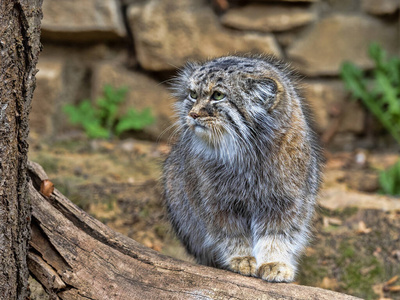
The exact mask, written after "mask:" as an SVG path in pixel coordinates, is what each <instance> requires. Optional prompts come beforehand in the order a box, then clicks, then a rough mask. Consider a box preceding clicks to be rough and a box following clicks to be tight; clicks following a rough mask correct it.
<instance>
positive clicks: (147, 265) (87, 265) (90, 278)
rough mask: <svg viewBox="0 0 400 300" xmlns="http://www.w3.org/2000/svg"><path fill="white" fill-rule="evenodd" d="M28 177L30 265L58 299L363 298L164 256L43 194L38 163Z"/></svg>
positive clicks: (43, 178)
mask: <svg viewBox="0 0 400 300" xmlns="http://www.w3.org/2000/svg"><path fill="white" fill-rule="evenodd" d="M29 174H30V177H31V179H32V183H31V184H30V186H29V194H30V197H31V201H32V206H33V217H32V241H31V249H30V251H29V259H28V265H29V270H30V272H31V274H33V276H34V277H35V278H36V279H37V280H38V281H39V282H40V283H41V284H42V285H43V286H44V287H45V289H46V291H47V293H48V294H50V295H51V298H52V299H63V300H70V299H71V300H72V299H73V300H76V299H107V300H108V299H110V300H111V299H123V300H125V299H129V300H131V299H146V300H151V299H157V300H159V299H304V300H310V299H318V300H322V299H332V300H333V299H335V300H345V299H346V300H350V299H358V298H355V297H351V296H348V295H344V294H339V293H335V292H332V291H327V290H323V289H319V288H313V287H306V286H299V285H295V284H283V283H281V284H272V283H267V282H265V281H262V280H261V279H256V278H251V277H245V276H242V275H239V274H235V273H232V272H228V271H224V270H219V269H214V268H210V267H205V266H200V265H194V264H190V263H187V262H183V261H179V260H176V259H173V258H171V257H167V256H164V255H162V254H160V253H158V252H156V251H153V250H151V249H149V248H147V247H145V246H143V245H140V244H139V243H137V242H135V241H134V240H131V239H129V238H127V237H125V236H123V235H121V234H119V233H116V232H114V231H113V230H111V229H110V228H108V227H107V226H105V225H104V224H102V223H101V222H99V221H97V220H96V219H94V218H92V217H91V216H89V215H88V214H86V213H85V212H84V211H82V210H81V209H79V208H78V207H77V206H75V205H74V204H73V203H71V202H70V201H69V200H68V199H67V198H65V197H64V196H63V195H62V194H61V193H60V192H58V191H57V190H54V192H53V193H51V191H52V190H51V189H50V190H49V189H45V188H44V186H45V185H44V184H43V183H45V182H47V175H46V174H45V173H44V171H43V169H42V168H41V167H40V166H39V165H38V164H35V163H32V162H30V163H29ZM47 183H48V182H47ZM41 187H42V189H41ZM39 190H42V193H43V194H46V195H48V197H46V196H44V195H43V194H41V193H39V192H38V191H39Z"/></svg>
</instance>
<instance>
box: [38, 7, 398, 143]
mask: <svg viewBox="0 0 400 300" xmlns="http://www.w3.org/2000/svg"><path fill="white" fill-rule="evenodd" d="M43 14H44V18H43V28H42V43H43V53H42V55H41V58H40V61H39V64H38V68H39V70H40V71H39V73H38V75H37V89H36V93H35V96H34V101H33V108H32V113H31V131H32V132H33V136H36V137H38V138H43V139H56V138H62V137H66V136H69V135H71V132H74V131H73V128H72V127H71V126H70V125H69V124H68V122H67V120H66V117H65V115H64V114H63V112H62V106H63V105H64V104H66V103H78V102H79V101H80V100H82V99H84V98H91V99H95V98H96V97H97V96H99V95H100V94H101V90H102V86H103V85H104V84H107V83H110V84H112V85H114V86H117V87H118V86H124V85H125V86H128V87H129V88H130V91H129V94H128V104H127V105H133V106H134V107H136V108H144V107H147V106H150V107H151V108H152V110H153V113H154V115H155V116H156V118H157V122H156V124H154V125H153V126H151V127H149V128H148V129H146V130H145V132H144V135H142V136H146V137H148V138H152V139H157V138H158V137H159V136H160V134H161V132H162V131H163V129H165V128H167V127H168V126H169V125H170V124H172V122H173V117H172V115H173V112H172V106H171V104H172V102H173V99H172V98H171V97H170V95H169V92H168V86H167V84H166V83H165V81H168V79H169V78H171V76H173V75H174V74H175V72H176V69H177V68H179V67H181V66H182V65H183V64H184V63H185V62H186V61H187V60H202V59H207V58H211V57H215V56H221V55H226V54H233V53H270V54H274V55H275V56H277V57H279V58H282V59H284V60H286V61H288V62H290V63H291V64H292V66H294V67H295V68H296V69H297V70H298V71H299V72H300V73H301V74H302V75H304V80H303V83H304V90H305V96H306V97H307V99H308V100H309V102H310V103H311V105H312V108H313V110H314V113H315V119H316V123H317V129H318V131H319V133H320V134H321V135H322V136H323V138H324V140H326V141H329V142H330V144H331V145H339V146H341V147H342V148H343V147H344V148H346V147H350V148H351V147H355V146H356V145H357V143H359V142H360V141H361V140H362V137H363V136H365V134H366V124H367V123H368V122H366V119H367V116H366V113H365V111H364V109H363V108H362V107H361V105H360V104H358V103H355V102H352V101H350V99H349V97H348V93H347V92H346V91H345V90H344V86H343V84H342V82H341V81H340V79H339V77H338V74H339V69H340V65H341V63H342V62H343V61H344V60H350V61H353V62H355V63H357V64H358V65H359V66H361V67H363V68H364V69H368V68H370V67H371V61H370V60H369V59H368V57H367V54H366V51H367V47H368V45H369V44H370V43H371V42H373V41H377V42H378V43H380V44H381V45H382V46H383V47H384V49H386V50H387V51H388V52H389V53H391V54H399V1H398V0H381V1H377V0H302V1H297V0H286V1H285V0H281V1H268V0H258V1H252V0H247V1H246V0H231V1H228V0H213V1H211V0H121V1H118V0H63V1H59V0H44V3H43ZM167 137H168V134H165V135H163V136H162V137H161V138H162V139H167Z"/></svg>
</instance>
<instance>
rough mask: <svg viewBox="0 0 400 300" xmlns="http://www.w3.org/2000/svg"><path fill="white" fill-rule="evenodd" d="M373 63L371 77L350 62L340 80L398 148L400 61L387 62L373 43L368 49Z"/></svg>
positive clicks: (380, 49)
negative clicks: (385, 130) (388, 134)
mask: <svg viewBox="0 0 400 300" xmlns="http://www.w3.org/2000/svg"><path fill="white" fill-rule="evenodd" d="M369 56H370V57H371V59H372V60H373V61H374V64H375V67H374V68H373V69H372V74H371V75H372V76H371V78H369V77H368V76H367V74H366V72H365V71H363V70H361V69H360V68H359V67H357V66H356V65H354V64H353V63H350V62H345V63H343V65H342V69H341V76H342V78H343V80H344V82H345V85H346V88H347V89H348V90H349V91H350V92H351V94H352V96H353V97H354V98H355V99H361V101H362V102H363V103H364V105H365V106H366V107H367V108H368V110H369V111H371V112H372V113H373V114H374V115H375V117H376V118H377V119H378V120H379V121H380V122H381V123H382V125H383V126H384V127H385V128H386V129H387V130H388V131H389V132H390V134H391V135H392V136H393V137H394V138H395V139H396V141H397V142H398V143H399V144H400V58H399V57H392V58H390V59H387V57H386V53H385V51H384V50H383V49H382V48H381V47H380V46H379V45H378V44H376V43H373V44H371V46H370V47H369Z"/></svg>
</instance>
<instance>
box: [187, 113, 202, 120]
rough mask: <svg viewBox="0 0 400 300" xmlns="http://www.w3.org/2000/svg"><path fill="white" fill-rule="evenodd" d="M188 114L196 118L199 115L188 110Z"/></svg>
mask: <svg viewBox="0 0 400 300" xmlns="http://www.w3.org/2000/svg"><path fill="white" fill-rule="evenodd" d="M189 116H191V117H192V118H193V119H197V118H198V117H200V115H199V114H196V113H195V112H190V113H189Z"/></svg>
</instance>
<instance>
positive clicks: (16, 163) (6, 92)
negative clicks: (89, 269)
mask: <svg viewBox="0 0 400 300" xmlns="http://www.w3.org/2000/svg"><path fill="white" fill-rule="evenodd" d="M41 16H42V14H41V0H20V1H17V0H15V1H12V0H0V99H1V104H0V195H1V201H0V299H5V300H6V299H25V298H26V297H27V295H28V289H27V285H28V284H27V282H28V268H27V265H26V255H27V246H28V239H29V238H30V215H31V213H30V205H29V201H28V197H27V191H28V190H27V176H26V162H27V152H28V144H27V136H28V131H29V129H28V114H29V110H30V104H31V100H32V94H33V90H34V88H35V73H36V63H37V60H38V55H39V52H40V20H41Z"/></svg>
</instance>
